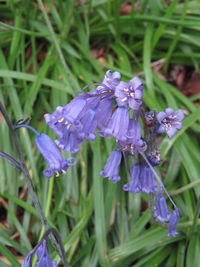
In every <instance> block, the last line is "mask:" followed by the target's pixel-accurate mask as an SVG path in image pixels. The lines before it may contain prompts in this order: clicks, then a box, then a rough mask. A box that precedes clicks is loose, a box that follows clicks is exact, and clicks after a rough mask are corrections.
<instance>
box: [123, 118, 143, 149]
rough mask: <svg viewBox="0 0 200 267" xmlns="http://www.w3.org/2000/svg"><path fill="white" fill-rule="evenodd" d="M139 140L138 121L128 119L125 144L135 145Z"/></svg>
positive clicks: (139, 129)
mask: <svg viewBox="0 0 200 267" xmlns="http://www.w3.org/2000/svg"><path fill="white" fill-rule="evenodd" d="M139 140H141V127H140V123H139V119H136V118H134V117H133V118H132V119H129V125H128V131H127V134H126V143H127V144H137V142H139Z"/></svg>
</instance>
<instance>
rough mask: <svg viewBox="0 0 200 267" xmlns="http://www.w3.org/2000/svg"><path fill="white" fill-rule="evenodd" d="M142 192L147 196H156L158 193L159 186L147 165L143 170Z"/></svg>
mask: <svg viewBox="0 0 200 267" xmlns="http://www.w3.org/2000/svg"><path fill="white" fill-rule="evenodd" d="M140 179H141V191H142V192H144V193H146V194H150V193H152V194H156V192H157V184H156V182H155V179H154V175H153V172H152V170H151V169H150V168H149V166H147V165H145V166H144V167H143V168H142V171H141V174H140Z"/></svg>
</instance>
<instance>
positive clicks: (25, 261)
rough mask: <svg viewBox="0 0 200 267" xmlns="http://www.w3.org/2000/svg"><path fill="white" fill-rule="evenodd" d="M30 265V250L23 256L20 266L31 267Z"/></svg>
mask: <svg viewBox="0 0 200 267" xmlns="http://www.w3.org/2000/svg"><path fill="white" fill-rule="evenodd" d="M31 266H32V253H31V252H30V253H28V254H27V255H26V257H25V258H24V261H23V263H22V266H21V267H31Z"/></svg>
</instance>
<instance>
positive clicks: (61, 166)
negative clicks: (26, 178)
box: [35, 133, 76, 178]
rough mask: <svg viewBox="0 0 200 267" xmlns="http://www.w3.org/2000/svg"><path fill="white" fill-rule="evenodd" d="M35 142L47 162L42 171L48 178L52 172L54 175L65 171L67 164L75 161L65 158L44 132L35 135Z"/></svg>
mask: <svg viewBox="0 0 200 267" xmlns="http://www.w3.org/2000/svg"><path fill="white" fill-rule="evenodd" d="M35 144H36V146H37V148H38V150H39V151H40V153H41V154H42V156H43V158H44V159H45V160H46V162H47V163H48V168H47V169H45V170H44V171H43V174H44V176H46V177H47V178H50V177H51V176H52V175H53V174H54V173H55V174H56V176H58V175H59V174H61V173H65V172H66V171H67V169H68V167H69V166H73V165H74V164H75V163H76V161H75V159H68V160H65V159H64V158H63V157H62V155H61V153H60V151H59V150H58V148H57V147H56V145H55V143H54V142H53V141H52V139H51V138H50V137H49V136H48V135H46V134H44V133H42V134H39V135H38V136H37V137H36V139H35Z"/></svg>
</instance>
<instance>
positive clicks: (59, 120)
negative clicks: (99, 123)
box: [44, 94, 87, 138]
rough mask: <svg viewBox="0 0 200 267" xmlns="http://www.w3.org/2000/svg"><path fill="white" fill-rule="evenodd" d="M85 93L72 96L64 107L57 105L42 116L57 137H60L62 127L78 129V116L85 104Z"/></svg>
mask: <svg viewBox="0 0 200 267" xmlns="http://www.w3.org/2000/svg"><path fill="white" fill-rule="evenodd" d="M86 97H87V94H83V95H82V96H79V97H76V98H74V99H73V100H72V101H71V102H70V103H69V104H67V105H66V106H64V107H57V108H56V110H55V112H54V113H52V114H45V115H44V118H45V120H46V123H47V125H48V126H49V127H50V128H51V129H52V131H54V133H55V134H56V135H57V136H58V138H60V137H62V134H63V129H65V128H67V129H70V128H71V127H73V130H72V131H74V129H76V130H77V131H79V130H80V127H81V125H80V123H79V120H78V117H79V116H80V114H81V112H82V111H83V109H84V107H85V106H86V103H87V101H86Z"/></svg>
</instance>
